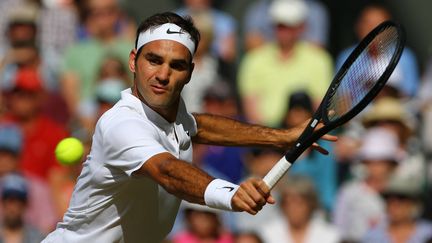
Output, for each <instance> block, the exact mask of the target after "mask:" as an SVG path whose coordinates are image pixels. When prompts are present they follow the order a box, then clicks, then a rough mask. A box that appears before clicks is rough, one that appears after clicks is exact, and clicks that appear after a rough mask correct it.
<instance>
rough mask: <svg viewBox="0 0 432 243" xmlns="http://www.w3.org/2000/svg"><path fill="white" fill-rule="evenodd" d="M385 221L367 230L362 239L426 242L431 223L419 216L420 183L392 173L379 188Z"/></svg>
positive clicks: (430, 237)
mask: <svg viewBox="0 0 432 243" xmlns="http://www.w3.org/2000/svg"><path fill="white" fill-rule="evenodd" d="M381 194H382V196H383V198H384V200H385V203H386V212H387V220H386V222H383V224H381V225H378V226H377V227H375V228H373V229H371V230H369V231H368V232H367V233H366V235H365V237H364V238H363V239H362V242H364V243H369V242H407V243H416V242H430V241H428V240H432V223H431V222H428V221H424V220H422V219H421V218H420V213H421V209H422V206H423V205H422V204H421V201H420V198H421V185H419V184H417V182H416V181H413V180H410V179H406V178H402V177H399V176H393V177H392V178H391V179H390V181H389V182H388V183H387V185H386V187H385V188H384V190H383V191H382V193H381Z"/></svg>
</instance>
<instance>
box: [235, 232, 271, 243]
mask: <svg viewBox="0 0 432 243" xmlns="http://www.w3.org/2000/svg"><path fill="white" fill-rule="evenodd" d="M234 243H264V241H263V240H262V239H261V237H260V236H259V235H258V234H257V233H255V232H240V233H237V234H236V235H235V240H234Z"/></svg>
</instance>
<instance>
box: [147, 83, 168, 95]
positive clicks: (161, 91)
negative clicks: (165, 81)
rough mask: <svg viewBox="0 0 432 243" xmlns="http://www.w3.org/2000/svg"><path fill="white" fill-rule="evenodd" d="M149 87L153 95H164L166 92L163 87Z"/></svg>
mask: <svg viewBox="0 0 432 243" xmlns="http://www.w3.org/2000/svg"><path fill="white" fill-rule="evenodd" d="M150 87H151V89H152V91H153V93H155V94H164V93H166V92H167V91H168V90H167V89H166V88H165V87H164V86H160V85H150Z"/></svg>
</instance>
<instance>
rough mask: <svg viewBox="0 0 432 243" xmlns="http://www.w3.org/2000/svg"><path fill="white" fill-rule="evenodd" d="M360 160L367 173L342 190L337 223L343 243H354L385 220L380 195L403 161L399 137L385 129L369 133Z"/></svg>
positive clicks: (337, 210) (337, 206) (335, 218)
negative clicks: (401, 159)
mask: <svg viewBox="0 0 432 243" xmlns="http://www.w3.org/2000/svg"><path fill="white" fill-rule="evenodd" d="M358 158H359V160H360V162H361V163H362V165H363V166H364V167H363V168H364V173H362V176H361V177H360V178H359V179H355V180H353V181H350V182H348V183H345V184H344V185H343V186H342V188H341V189H340V191H339V194H338V196H337V199H336V204H335V207H334V222H335V224H336V226H337V227H338V229H339V231H340V232H341V234H342V239H343V240H346V241H354V242H358V241H360V240H361V239H362V237H363V236H364V234H365V233H366V232H367V231H368V230H369V229H370V228H372V227H374V226H376V225H378V224H380V223H382V222H383V220H384V217H385V210H384V202H383V200H382V198H381V197H380V193H381V192H382V191H383V189H384V188H385V186H386V184H387V182H388V179H389V178H390V176H391V175H392V174H393V171H394V169H395V168H396V167H397V164H398V162H399V160H400V150H399V141H398V138H397V136H396V135H395V134H393V133H391V132H390V131H388V130H387V129H385V128H374V129H369V130H368V131H367V132H366V134H365V136H364V138H363V139H362V145H361V147H360V149H359V152H358Z"/></svg>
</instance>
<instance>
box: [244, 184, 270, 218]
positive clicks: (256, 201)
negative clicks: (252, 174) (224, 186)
mask: <svg viewBox="0 0 432 243" xmlns="http://www.w3.org/2000/svg"><path fill="white" fill-rule="evenodd" d="M254 183H255V182H254V181H249V182H246V183H244V185H243V186H244V189H245V191H246V193H247V196H248V198H245V201H246V202H247V203H248V204H249V206H250V207H252V208H253V209H255V210H257V211H259V210H261V209H262V207H263V206H264V205H265V203H266V199H265V197H264V196H263V195H261V192H259V191H258V189H257V188H256V187H257V186H256V185H255V184H254Z"/></svg>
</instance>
